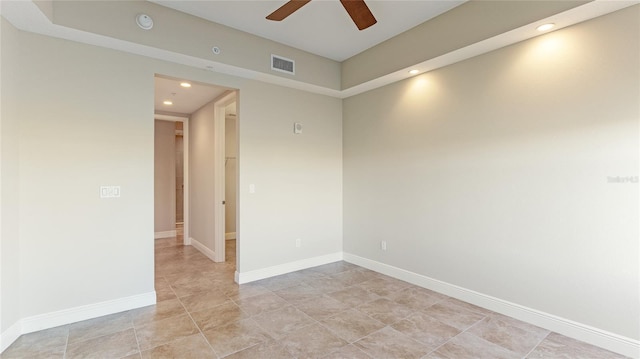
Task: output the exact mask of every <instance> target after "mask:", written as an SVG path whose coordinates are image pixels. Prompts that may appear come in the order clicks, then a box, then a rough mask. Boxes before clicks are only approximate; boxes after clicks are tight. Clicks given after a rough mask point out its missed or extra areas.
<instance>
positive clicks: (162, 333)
mask: <svg viewBox="0 0 640 359" xmlns="http://www.w3.org/2000/svg"><path fill="white" fill-rule="evenodd" d="M197 333H199V331H198V328H197V327H196V325H195V324H194V323H193V321H192V320H191V318H189V316H188V315H186V314H185V315H181V316H178V317H172V318H169V319H165V320H160V321H157V322H152V323H149V324H146V325H143V326H141V327H138V328H136V334H137V336H138V343H139V344H140V350H143V351H144V350H148V349H151V348H155V347H157V346H160V345H163V344H167V343H169V342H171V341H174V340H177V339H181V338H184V337H188V336H190V335H193V334H197Z"/></svg>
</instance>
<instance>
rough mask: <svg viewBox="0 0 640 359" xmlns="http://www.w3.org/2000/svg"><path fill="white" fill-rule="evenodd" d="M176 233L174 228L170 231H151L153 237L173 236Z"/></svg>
mask: <svg viewBox="0 0 640 359" xmlns="http://www.w3.org/2000/svg"><path fill="white" fill-rule="evenodd" d="M176 233H177V232H176V230H175V229H174V230H172V231H163V232H155V233H153V239H159V238H169V237H175V236H176Z"/></svg>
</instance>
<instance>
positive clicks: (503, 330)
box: [467, 316, 549, 356]
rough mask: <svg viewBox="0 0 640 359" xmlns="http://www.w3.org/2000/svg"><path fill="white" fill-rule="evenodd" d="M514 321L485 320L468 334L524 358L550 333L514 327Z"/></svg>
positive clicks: (531, 327)
mask: <svg viewBox="0 0 640 359" xmlns="http://www.w3.org/2000/svg"><path fill="white" fill-rule="evenodd" d="M510 322H512V321H509V322H507V321H504V320H501V319H498V318H496V317H493V316H489V317H486V318H484V319H483V320H482V321H481V322H480V323H478V324H476V325H474V326H473V327H471V329H469V330H468V331H467V333H470V334H473V335H475V336H478V337H480V338H482V339H484V340H486V341H489V342H491V343H494V344H497V345H499V346H501V347H503V348H506V349H508V350H510V351H512V352H514V353H516V354H519V355H520V356H524V355H526V354H527V353H529V352H530V351H531V349H533V348H534V347H535V346H536V345H538V344H539V343H540V342H541V341H542V339H544V338H545V337H546V336H547V334H549V331H547V330H544V329H541V328H537V327H534V326H530V328H527V329H524V328H523V326H521V325H518V326H516V325H512V324H510Z"/></svg>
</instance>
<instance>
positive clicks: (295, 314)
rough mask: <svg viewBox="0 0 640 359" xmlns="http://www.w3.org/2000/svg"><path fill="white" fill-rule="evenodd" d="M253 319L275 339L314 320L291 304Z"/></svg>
mask: <svg viewBox="0 0 640 359" xmlns="http://www.w3.org/2000/svg"><path fill="white" fill-rule="evenodd" d="M253 319H254V320H255V321H256V323H258V325H260V327H262V329H264V330H265V331H266V332H267V333H268V334H269V335H270V336H271V337H272V338H274V339H279V338H281V337H283V336H284V335H287V334H289V333H291V332H292V331H294V330H299V329H301V328H304V327H306V326H308V325H310V324H312V323H313V322H314V320H313V319H311V318H310V317H309V316H308V315H306V314H304V313H303V312H301V311H299V310H298V309H296V308H294V307H291V306H289V307H284V308H282V309H278V310H275V311H273V312H267V313H262V314H260V315H257V316H255V317H254V318H253Z"/></svg>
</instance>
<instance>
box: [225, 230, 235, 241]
mask: <svg viewBox="0 0 640 359" xmlns="http://www.w3.org/2000/svg"><path fill="white" fill-rule="evenodd" d="M224 239H236V232H229V233H225V234H224Z"/></svg>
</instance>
